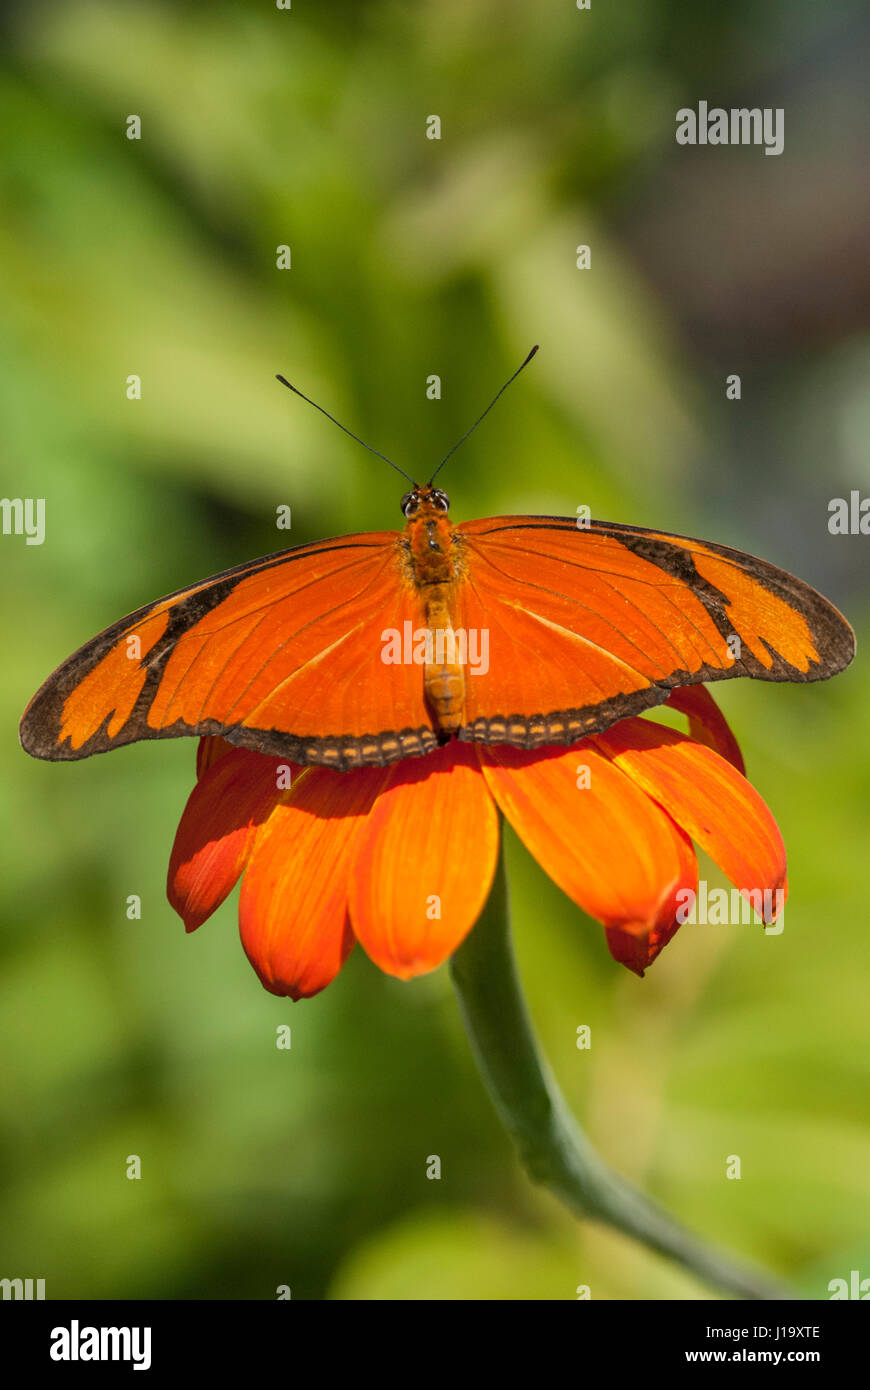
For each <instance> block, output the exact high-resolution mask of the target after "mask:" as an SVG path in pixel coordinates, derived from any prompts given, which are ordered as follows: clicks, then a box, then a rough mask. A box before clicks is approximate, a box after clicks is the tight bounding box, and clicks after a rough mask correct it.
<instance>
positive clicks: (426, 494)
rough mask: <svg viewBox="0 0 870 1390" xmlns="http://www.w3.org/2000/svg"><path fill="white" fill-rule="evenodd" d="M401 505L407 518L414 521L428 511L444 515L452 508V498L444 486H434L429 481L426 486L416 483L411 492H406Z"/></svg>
mask: <svg viewBox="0 0 870 1390" xmlns="http://www.w3.org/2000/svg"><path fill="white" fill-rule="evenodd" d="M401 507H402V515H403V516H404V517H405V518H406V520H408V521H413V520H414V519H415V518H418V517H422V516H424V515H426V514H427V513H428V514H429V515H431V514H432V513H436V514H439V513H440V514H441V515H444V514H445V513H446V512H447V511H449V509H450V498H449V497H448V496H447V493H446V492H445V491H444V490H443V488H440V487H433V486H432V484H431V483H427V484H426V486H425V487H418V486H417V485H416V484H415V485H414V487H413V488H412V489H411V491H410V492H406V493H405V495H404V497H403V498H402V502H401Z"/></svg>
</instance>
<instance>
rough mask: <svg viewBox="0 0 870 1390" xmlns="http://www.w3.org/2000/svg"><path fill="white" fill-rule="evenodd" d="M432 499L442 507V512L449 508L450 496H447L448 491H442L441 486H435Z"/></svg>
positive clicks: (436, 504) (437, 505)
mask: <svg viewBox="0 0 870 1390" xmlns="http://www.w3.org/2000/svg"><path fill="white" fill-rule="evenodd" d="M432 501H433V502H434V503H435V506H436V507H440V508H441V510H442V512H446V511H448V510H449V507H450V498H449V497H448V496H447V493H446V492H442V491H441V489H440V488H438V487H436V488H433V491H432Z"/></svg>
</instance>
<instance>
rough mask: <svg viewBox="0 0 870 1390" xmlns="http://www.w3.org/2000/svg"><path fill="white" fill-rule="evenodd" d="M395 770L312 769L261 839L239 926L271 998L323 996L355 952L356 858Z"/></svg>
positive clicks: (242, 901) (245, 884)
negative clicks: (350, 900) (352, 898)
mask: <svg viewBox="0 0 870 1390" xmlns="http://www.w3.org/2000/svg"><path fill="white" fill-rule="evenodd" d="M219 765H220V764H219ZM388 771H389V770H388V769H386V768H380V767H372V768H360V769H359V770H358V771H354V772H333V771H332V770H331V769H328V768H322V767H313V768H309V769H308V770H307V771H306V772H305V773H303V775H302V776H300V777H299V778H298V779H297V780H296V782H295V783H294V785H293V788H292V790H291V791H289V792H287V793H285V795H284V797H283V799H282V800H281V802H280V803H279V804H278V805H277V806H275V808H274V810H273V811H272V814H271V815H270V817H269V819H268V821H267V822H266V824H265V825H264V826H263V827H262V828H261V829H260V830H259V832H258V833H257V836H256V838H255V840H254V844H253V847H252V849H251V852H250V858H249V860H248V867H247V869H246V871H245V877H244V879H243V880H242V892H241V897H240V899H239V927H240V930H241V935H242V945H243V946H244V948H245V951H246V953H247V956H248V959H249V960H250V962H251V964H252V965H253V967H254V969H255V970H256V972H257V974H258V975H259V977H260V979H261V981H262V983H263V985H264V986H265V988H266V989H268V990H269V991H270V992H271V993H272V994H289V995H290V996H291V997H292V998H293V999H302V998H307V997H308V996H310V995H312V994H317V992H318V991H319V990H321V989H323V988H324V987H325V986H326V985H328V984H329V982H330V980H332V979H333V978H334V976H335V975H337V974H338V971H339V970H340V969H341V967H342V965H343V964H344V962H345V960H346V959H347V957H348V955H349V954H350V952H351V950H352V948H353V944H354V938H353V933H352V931H351V928H350V919H349V917H348V912H347V894H348V885H349V880H350V870H351V863H352V852H353V850H354V848H355V845H356V841H357V838H358V836H359V833H360V830H361V829H362V828H363V827H364V825H365V820H366V817H367V815H368V813H369V811H370V809H371V807H372V803H373V802H374V800H375V797H376V796H377V794H378V791H379V790H380V788H381V787H382V786H383V784H384V781H385V779H386V777H387V775H388Z"/></svg>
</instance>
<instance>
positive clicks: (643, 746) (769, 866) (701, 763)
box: [591, 719, 786, 920]
mask: <svg viewBox="0 0 870 1390" xmlns="http://www.w3.org/2000/svg"><path fill="white" fill-rule="evenodd" d="M591 742H594V743H595V744H596V745H597V746H598V747H599V748H600V749H601V750H602V752H603V753H604V754H606V756H607V757H609V758H610V759H612V761H613V763H614V765H615V766H616V767H619V768H621V769H622V770H623V771H624V772H625V773H627V774H628V775H629V776H630V777H631V778H633V779H634V781H635V782H636V783H637V785H638V786H639V787H640V788H642V789H643V790H644V791H645V792H646V793H647V794H648V795H649V796H651V797H654V798H655V800H656V801H657V802H658V803H659V805H660V806H662V807H664V809H665V810H666V811H667V812H668V814H669V815H670V816H672V817H673V819H674V820H675V821H676V822H677V824H678V825H680V826H681V827H682V828H683V830H685V831H686V832H687V834H689V835H691V837H692V839H693V840H695V841H696V842H697V843H698V844H699V845H701V847H702V848H703V849H705V850H706V851H707V853H708V854H709V855H710V857H711V859H714V860H715V861H716V863H717V864H718V865H719V867H720V868H721V869H722V871H723V872H724V873H725V874H726V875H727V877H728V878H730V880H731V882H732V883H733V884H734V885H735V886H736V887H737V888H739V889H740V891H741V892H742V893H744V894H746V893H750V892H753V891H754V892H759V891H760V892H762V893H763V892H764V891H765V890H769V891H770V892H774V893H775V890H776V889H783V890H784V888H785V872H786V860H785V846H784V844H783V842H782V836H781V835H780V833H779V827H778V826H777V823H776V821H775V820H774V818H773V816H772V815H771V813H770V811H769V810H768V808H767V806H766V805H765V803H764V801H763V800H762V799H761V797H760V796H759V794H758V792H757V791H756V790H755V788H754V787H753V786H752V785H751V783H749V782H747V780H746V778H745V777H743V776H741V774H740V773H739V772H737V771H736V769H735V768H733V767H732V766H731V764H730V763H728V762H726V761H725V759H724V758H721V757H720V756H719V754H718V753H714V752H713V750H712V749H710V748H706V747H704V746H703V745H702V744H699V743H695V742H694V741H693V740H692V739H689V738H686V737H685V736H684V735H683V734H678V733H676V732H675V731H674V730H673V729H667V728H665V727H664V725H662V724H655V723H653V722H652V721H650V720H647V719H622V720H620V722H619V723H618V724H614V725H613V726H612V728H610V729H608V730H607V732H606V733H604V734H596V735H595V737H594V738H593V739H592V740H591ZM783 900H784V898H783ZM774 901H775V899H774ZM768 915H769V918H770V920H773V918H774V917H775V916H776V912H775V911H774V912H773V913H772V914H768Z"/></svg>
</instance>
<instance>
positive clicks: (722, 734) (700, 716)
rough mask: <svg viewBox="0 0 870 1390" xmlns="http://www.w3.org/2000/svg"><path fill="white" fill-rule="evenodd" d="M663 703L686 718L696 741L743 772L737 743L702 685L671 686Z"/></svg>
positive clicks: (742, 762) (743, 764)
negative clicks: (673, 687) (674, 687)
mask: <svg viewBox="0 0 870 1390" xmlns="http://www.w3.org/2000/svg"><path fill="white" fill-rule="evenodd" d="M667 703H668V704H669V705H672V706H673V708H674V709H676V710H679V711H680V714H685V715H686V716H687V718H688V720H689V734H690V736H691V737H692V738H693V739H694V740H695V742H696V743H704V744H706V746H707V747H708V748H712V749H714V751H715V752H717V753H721V755H722V757H723V758H725V759H726V761H727V762H729V763H731V765H732V767H736V768H737V771H738V772H742V773H743V774H744V776H745V774H746V764H745V763H744V761H743V754H742V753H741V752H740V745H739V744H738V742H737V740H736V738H735V737H734V735H733V733H732V732H731V727H730V725H729V723H728V720H727V719H726V718H725V716H724V714H723V713H722V711H721V710H720V708H719V706H718V705H717V704H716V701H715V700H714V699H713V696H712V695H711V694H710V692H709V690H708V689H707V687H706V686H705V685H683V686H678V687H677V688H676V689H675V690H672V691H671V693H670V695H669V696H668V699H667Z"/></svg>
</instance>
